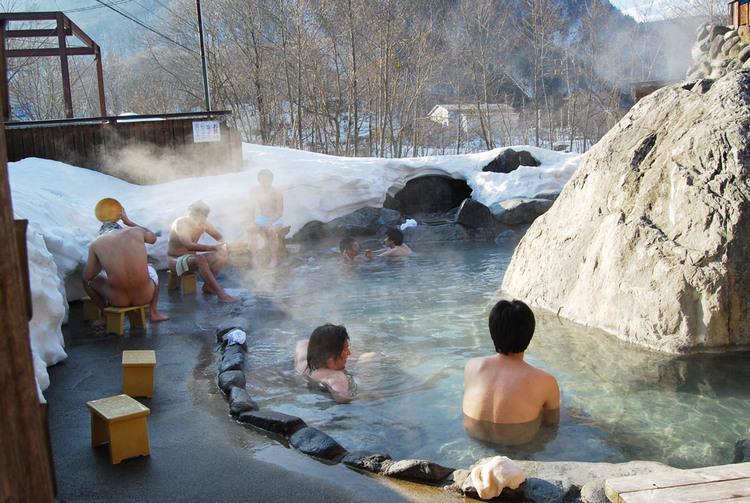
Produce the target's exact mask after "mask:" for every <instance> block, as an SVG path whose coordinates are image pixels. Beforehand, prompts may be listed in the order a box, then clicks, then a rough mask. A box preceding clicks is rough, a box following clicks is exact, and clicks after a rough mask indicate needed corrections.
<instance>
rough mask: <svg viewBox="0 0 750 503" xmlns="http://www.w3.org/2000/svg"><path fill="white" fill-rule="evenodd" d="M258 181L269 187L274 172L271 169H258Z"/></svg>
mask: <svg viewBox="0 0 750 503" xmlns="http://www.w3.org/2000/svg"><path fill="white" fill-rule="evenodd" d="M258 183H260V184H261V185H262V186H264V187H268V186H270V185H271V184H272V183H273V173H272V172H271V170H270V169H261V170H260V171H258Z"/></svg>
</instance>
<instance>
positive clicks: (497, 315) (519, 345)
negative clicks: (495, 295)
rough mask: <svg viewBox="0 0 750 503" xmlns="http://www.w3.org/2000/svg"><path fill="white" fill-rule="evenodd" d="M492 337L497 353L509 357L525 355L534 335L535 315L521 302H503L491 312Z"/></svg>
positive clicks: (496, 305)
mask: <svg viewBox="0 0 750 503" xmlns="http://www.w3.org/2000/svg"><path fill="white" fill-rule="evenodd" d="M489 326H490V335H491V336H492V342H494V343H495V351H497V352H498V353H502V354H504V355H507V354H509V353H523V352H524V351H526V348H527V347H529V343H530V342H531V337H532V336H533V335H534V327H535V326H536V322H535V321H534V313H532V312H531V309H530V308H529V306H527V305H526V304H524V303H523V302H521V301H520V300H514V301H512V302H509V301H507V300H501V301H500V302H498V303H497V304H495V307H493V308H492V310H491V311H490V321H489Z"/></svg>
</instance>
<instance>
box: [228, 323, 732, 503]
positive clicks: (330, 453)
mask: <svg viewBox="0 0 750 503" xmlns="http://www.w3.org/2000/svg"><path fill="white" fill-rule="evenodd" d="M234 329H239V330H243V329H242V328H240V327H229V328H222V329H217V331H216V342H217V344H220V345H221V351H222V359H221V363H220V365H219V369H218V377H217V383H218V386H219V388H220V389H221V391H222V393H223V394H224V396H225V397H226V398H227V401H228V402H229V412H230V414H231V416H232V417H233V418H235V420H236V421H237V422H238V423H240V424H242V425H246V426H249V427H252V428H256V429H259V430H262V431H263V432H265V433H270V434H272V436H277V438H278V437H280V438H283V439H284V440H286V441H287V442H288V443H289V445H291V446H292V447H294V448H295V449H296V450H298V451H299V452H302V453H303V454H306V455H308V456H311V457H313V458H315V459H318V460H321V461H324V462H327V463H330V464H337V463H343V464H345V465H346V466H348V467H349V468H352V469H354V470H355V471H359V472H366V473H372V474H375V475H381V476H385V477H392V478H396V479H401V480H406V481H409V482H415V483H419V484H425V485H429V486H433V487H442V488H443V489H444V490H446V491H448V492H452V493H455V494H456V495H457V497H460V496H467V497H470V498H475V499H479V495H478V494H477V491H476V489H475V488H474V487H473V485H472V483H471V479H470V477H469V474H470V472H471V469H473V468H474V467H475V466H478V465H480V464H482V463H484V462H486V461H487V460H488V459H490V458H486V459H482V460H479V461H477V462H476V463H475V464H474V465H472V466H471V467H470V468H469V469H461V468H458V469H455V468H448V467H445V466H441V465H439V464H437V463H433V462H431V461H428V460H423V459H403V460H393V459H392V458H391V456H390V455H389V454H388V453H385V452H376V453H373V452H365V451H353V452H350V451H348V450H347V449H345V448H344V447H343V446H342V445H341V444H339V443H338V442H337V441H336V440H334V439H333V438H332V437H330V436H329V435H327V434H326V433H324V432H322V431H320V430H318V429H317V428H314V427H311V426H308V425H307V423H306V422H305V421H304V420H303V419H301V418H299V417H297V416H292V415H289V414H284V413H281V412H277V411H273V410H261V409H260V407H259V406H258V404H257V403H256V402H255V401H254V400H253V399H252V397H251V396H250V394H249V393H248V392H247V390H246V384H247V379H246V377H245V354H246V353H247V350H248V348H247V345H246V343H243V344H228V341H227V338H226V334H227V333H229V332H230V331H232V330H234ZM243 331H244V330H243ZM735 462H738V461H737V460H735ZM518 464H519V465H521V467H522V468H523V470H524V473H525V474H526V477H527V478H526V482H524V483H523V484H521V486H520V487H519V488H518V489H516V490H510V489H508V488H505V489H503V491H502V493H501V494H500V495H499V496H498V497H496V498H494V499H493V500H492V501H508V500H510V501H524V502H532V503H542V502H544V503H553V502H555V503H557V502H559V503H575V502H583V503H608V502H609V499H608V498H607V497H606V495H605V491H604V484H605V481H606V479H609V478H615V477H623V476H629V475H637V474H644V473H651V472H664V471H682V470H680V469H678V468H673V467H670V466H668V465H665V464H663V463H657V462H651V461H631V462H628V463H614V464H613V463H587V462H570V461H565V462H541V461H518Z"/></svg>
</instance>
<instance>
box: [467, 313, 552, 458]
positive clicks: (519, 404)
mask: <svg viewBox="0 0 750 503" xmlns="http://www.w3.org/2000/svg"><path fill="white" fill-rule="evenodd" d="M535 325H536V322H535V320H534V313H532V311H531V309H529V306H527V305H526V304H524V303H523V302H521V301H520V300H514V301H512V302H509V301H507V300H501V301H500V302H498V303H497V304H495V306H494V307H493V308H492V310H491V311H490V317H489V329H490V335H491V336H492V341H493V342H494V344H495V351H496V352H497V354H495V355H493V356H484V357H477V358H472V359H471V360H469V361H468V362H467V363H466V367H465V369H464V399H463V412H464V426H465V427H466V431H467V432H468V433H469V435H471V436H472V437H476V438H479V439H481V440H488V441H492V442H497V443H504V444H518V443H524V442H528V441H529V440H531V439H532V438H533V437H534V436H535V435H536V433H537V432H538V430H539V428H540V426H541V425H542V424H556V423H557V422H558V421H559V420H560V388H559V386H558V384H557V380H556V379H555V378H554V377H553V376H552V375H551V374H548V373H547V372H545V371H543V370H541V369H538V368H536V367H533V366H532V365H529V364H528V363H526V362H524V361H523V355H524V351H526V348H527V347H528V345H529V343H530V342H531V338H532V336H533V335H534V328H535Z"/></svg>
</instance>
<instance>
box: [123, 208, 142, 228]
mask: <svg viewBox="0 0 750 503" xmlns="http://www.w3.org/2000/svg"><path fill="white" fill-rule="evenodd" d="M120 220H122V223H124V224H125V225H127V226H128V227H142V226H141V225H138V224H137V223H135V222H133V221H132V220H130V219H129V218H128V214H127V213H125V208H121V209H120Z"/></svg>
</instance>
